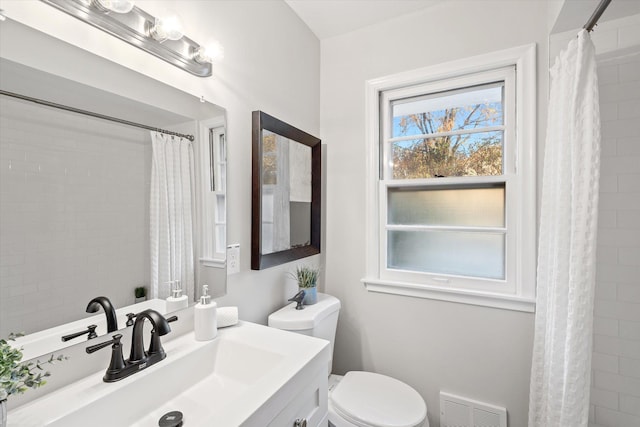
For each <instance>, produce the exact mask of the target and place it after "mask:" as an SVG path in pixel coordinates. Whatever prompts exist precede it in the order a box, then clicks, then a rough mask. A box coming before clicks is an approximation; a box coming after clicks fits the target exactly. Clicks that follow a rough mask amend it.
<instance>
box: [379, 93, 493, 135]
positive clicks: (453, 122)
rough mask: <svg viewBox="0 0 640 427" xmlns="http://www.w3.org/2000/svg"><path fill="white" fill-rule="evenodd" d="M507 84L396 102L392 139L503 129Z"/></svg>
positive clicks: (392, 104)
mask: <svg viewBox="0 0 640 427" xmlns="http://www.w3.org/2000/svg"><path fill="white" fill-rule="evenodd" d="M503 92H504V82H500V83H493V84H490V85H483V86H475V87H471V88H464V89H459V90H453V91H447V92H440V93H434V94H428V95H423V96H418V97H411V98H405V99H399V100H395V101H393V102H392V103H391V112H392V124H393V125H392V127H391V137H392V138H397V137H402V136H412V135H430V134H434V133H445V132H452V131H459V130H473V129H481V128H485V127H488V126H501V125H503V124H504V118H503Z"/></svg>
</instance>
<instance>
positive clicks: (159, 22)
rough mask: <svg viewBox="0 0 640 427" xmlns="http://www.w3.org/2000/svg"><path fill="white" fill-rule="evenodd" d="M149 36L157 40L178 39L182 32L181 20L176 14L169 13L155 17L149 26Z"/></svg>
mask: <svg viewBox="0 0 640 427" xmlns="http://www.w3.org/2000/svg"><path fill="white" fill-rule="evenodd" d="M150 33H151V36H152V37H153V38H154V39H156V40H157V41H159V42H162V41H165V40H167V39H169V40H180V39H181V38H182V36H183V35H184V33H183V32H182V22H180V18H178V17H177V16H176V15H169V16H165V17H163V18H156V22H155V25H154V26H153V28H151V31H150Z"/></svg>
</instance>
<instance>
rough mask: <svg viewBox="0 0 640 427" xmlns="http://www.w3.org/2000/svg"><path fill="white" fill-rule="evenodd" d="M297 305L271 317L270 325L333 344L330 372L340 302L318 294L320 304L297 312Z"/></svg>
mask: <svg viewBox="0 0 640 427" xmlns="http://www.w3.org/2000/svg"><path fill="white" fill-rule="evenodd" d="M295 307H296V303H295V302H294V303H291V304H289V305H286V306H284V307H282V308H281V309H280V310H278V311H276V312H274V313H271V314H270V315H269V319H268V324H269V326H271V327H272V328H278V329H283V330H285V331H291V332H297V333H299V334H303V335H309V336H312V337H317V338H322V339H324V340H327V341H329V342H330V343H331V353H330V357H329V372H328V373H327V374H330V373H331V366H332V362H333V343H334V341H335V338H336V327H337V326H338V315H339V313H340V300H339V299H338V298H336V297H334V296H331V295H327V294H322V293H320V292H318V302H317V303H315V304H313V305H305V306H304V309H303V310H296V308H295Z"/></svg>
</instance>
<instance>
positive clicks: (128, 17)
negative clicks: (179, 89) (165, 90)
mask: <svg viewBox="0 0 640 427" xmlns="http://www.w3.org/2000/svg"><path fill="white" fill-rule="evenodd" d="M41 1H42V2H44V3H47V4H49V5H51V6H53V7H55V8H57V9H60V10H62V11H63V12H66V13H68V14H69V15H71V16H73V17H75V18H78V19H80V20H81V21H84V22H87V23H88V24H91V25H93V26H94V27H96V28H99V29H101V30H102V31H105V32H107V33H109V34H111V35H113V36H116V37H118V38H119V39H121V40H124V41H125V42H127V43H129V44H131V45H133V46H136V47H138V48H140V49H142V50H144V51H147V52H148V53H150V54H152V55H155V56H157V57H158V58H160V59H163V60H165V61H167V62H168V63H170V64H172V65H175V66H176V67H178V68H181V69H183V70H185V71H188V72H189V73H191V74H193V75H196V76H198V77H209V76H211V72H212V66H211V62H210V60H208V58H203V57H202V55H199V54H198V53H199V52H201V51H202V46H200V45H199V44H198V43H196V42H194V41H193V40H191V39H190V38H188V37H186V36H182V37H181V38H179V39H178V40H171V39H169V38H159V37H156V36H155V35H156V34H157V31H156V28H154V27H155V25H156V23H157V22H158V19H157V18H156V17H154V16H152V15H150V14H149V13H147V12H145V11H144V10H142V9H140V8H139V7H136V6H133V8H132V9H131V10H130V11H129V12H125V13H118V12H117V11H114V10H109V9H106V8H105V7H104V4H105V3H106V4H109V3H110V2H108V1H104V0H102V1H100V0H41Z"/></svg>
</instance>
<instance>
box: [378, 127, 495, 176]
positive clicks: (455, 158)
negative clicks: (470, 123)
mask: <svg viewBox="0 0 640 427" xmlns="http://www.w3.org/2000/svg"><path fill="white" fill-rule="evenodd" d="M503 140H504V132H503V131H501V130H499V131H493V132H479V133H466V134H456V135H447V136H438V137H433V138H422V139H411V140H405V141H398V142H393V143H391V155H392V159H393V160H392V162H391V165H390V167H391V171H392V175H391V177H392V178H391V179H419V178H437V177H445V176H494V175H502V163H503V162H502V157H503V156H502V153H503V144H504V141H503Z"/></svg>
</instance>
